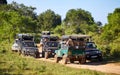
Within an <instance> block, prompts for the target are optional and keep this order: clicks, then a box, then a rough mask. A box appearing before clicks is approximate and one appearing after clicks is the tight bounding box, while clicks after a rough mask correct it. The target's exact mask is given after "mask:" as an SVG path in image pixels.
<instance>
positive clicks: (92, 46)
mask: <svg viewBox="0 0 120 75" xmlns="http://www.w3.org/2000/svg"><path fill="white" fill-rule="evenodd" d="M86 48H96V45H95V44H94V43H86Z"/></svg>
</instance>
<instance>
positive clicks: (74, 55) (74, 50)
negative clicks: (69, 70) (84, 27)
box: [55, 35, 86, 64]
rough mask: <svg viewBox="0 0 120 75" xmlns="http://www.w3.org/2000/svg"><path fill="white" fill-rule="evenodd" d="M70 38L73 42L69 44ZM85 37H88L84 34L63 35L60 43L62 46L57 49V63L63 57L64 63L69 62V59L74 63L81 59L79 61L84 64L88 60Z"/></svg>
mask: <svg viewBox="0 0 120 75" xmlns="http://www.w3.org/2000/svg"><path fill="white" fill-rule="evenodd" d="M69 39H71V40H72V42H73V44H72V43H71V42H70V43H71V45H70V43H68V44H67V41H69ZM85 39H86V38H85V37H83V36H75V35H73V36H72V35H71V36H69V35H64V36H62V43H61V44H60V48H59V49H58V50H56V51H55V53H56V55H55V59H56V63H58V62H59V61H60V60H61V59H62V60H63V63H64V64H67V62H68V60H69V61H70V62H71V63H74V61H79V63H81V64H84V63H85V62H86V58H85Z"/></svg>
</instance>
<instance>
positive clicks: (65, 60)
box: [63, 55, 68, 64]
mask: <svg viewBox="0 0 120 75" xmlns="http://www.w3.org/2000/svg"><path fill="white" fill-rule="evenodd" d="M67 61H68V58H67V55H63V64H67Z"/></svg>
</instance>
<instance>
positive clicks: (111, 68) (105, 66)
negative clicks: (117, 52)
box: [37, 58, 120, 75]
mask: <svg viewBox="0 0 120 75" xmlns="http://www.w3.org/2000/svg"><path fill="white" fill-rule="evenodd" d="M37 60H42V61H47V62H53V63H55V59H54V58H49V59H44V58H39V59H37ZM59 63H60V64H62V65H66V66H68V67H72V68H78V69H80V68H83V69H90V70H95V71H100V72H104V73H114V74H118V75H120V65H116V64H114V63H105V62H87V63H86V64H79V63H78V62H77V61H76V62H75V63H73V64H71V63H69V62H68V64H63V63H62V60H61V61H60V62H59Z"/></svg>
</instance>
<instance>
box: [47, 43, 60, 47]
mask: <svg viewBox="0 0 120 75" xmlns="http://www.w3.org/2000/svg"><path fill="white" fill-rule="evenodd" d="M46 45H47V46H48V47H58V42H47V43H46Z"/></svg>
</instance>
